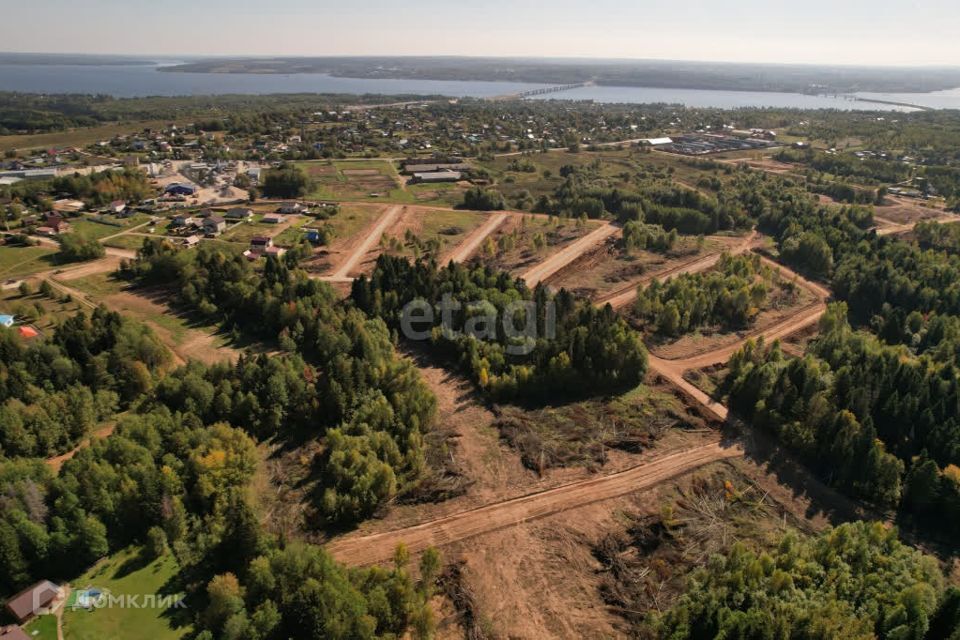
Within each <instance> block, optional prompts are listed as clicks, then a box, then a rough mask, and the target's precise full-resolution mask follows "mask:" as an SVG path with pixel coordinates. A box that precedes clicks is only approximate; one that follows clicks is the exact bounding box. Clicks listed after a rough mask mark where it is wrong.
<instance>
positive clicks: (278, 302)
mask: <svg viewBox="0 0 960 640" xmlns="http://www.w3.org/2000/svg"><path fill="white" fill-rule="evenodd" d="M139 256H140V257H139V258H138V260H137V261H136V262H135V263H133V264H129V265H127V266H126V268H125V271H124V274H125V275H126V276H127V277H130V278H134V279H136V280H138V281H140V282H145V283H147V282H164V283H168V284H169V283H174V284H176V286H177V288H178V290H179V300H180V303H181V304H183V305H184V306H186V307H189V308H190V309H193V310H194V311H195V312H196V313H199V314H201V315H202V316H204V317H206V318H208V319H210V320H214V321H216V322H219V323H221V324H222V326H224V328H225V329H226V330H228V331H230V332H233V333H234V334H235V335H249V336H253V337H256V338H258V339H261V340H267V341H276V343H277V344H278V345H279V347H280V348H281V349H283V350H285V351H289V352H293V353H295V354H300V355H302V358H303V360H298V359H297V357H296V356H294V357H293V359H291V360H281V361H279V362H278V361H269V362H260V361H250V362H248V361H242V363H241V364H240V365H238V367H237V368H234V369H232V370H229V371H227V370H223V369H222V368H218V367H212V368H208V369H206V370H205V371H200V370H199V369H200V367H199V365H197V364H193V365H191V368H190V369H189V374H188V375H186V376H175V377H171V378H168V379H167V380H165V381H164V384H163V385H162V386H161V388H160V390H159V392H160V393H161V395H162V396H163V397H165V398H167V400H168V401H169V402H170V403H171V404H172V405H173V406H177V407H183V408H184V409H189V410H191V411H194V412H196V413H198V414H200V415H203V416H206V417H208V418H209V419H210V420H221V419H232V420H235V421H236V424H237V425H238V426H243V427H245V428H247V429H248V430H250V431H251V432H252V433H255V434H256V435H257V436H259V437H271V436H277V437H281V438H291V437H294V438H299V437H303V436H304V434H310V435H312V436H314V437H321V438H322V439H323V442H324V443H325V444H326V449H325V453H324V460H323V461H322V463H321V466H322V467H323V474H322V478H323V482H324V486H325V490H324V492H323V494H322V496H321V499H320V501H319V503H320V504H319V506H320V508H321V511H322V512H323V514H324V515H325V516H326V517H327V518H328V519H329V520H330V521H333V522H353V521H356V520H358V519H361V518H363V517H366V516H368V515H370V514H371V513H372V512H373V511H374V510H375V509H376V508H377V507H379V506H380V505H382V504H384V503H385V502H386V501H388V500H389V499H391V498H392V497H393V496H394V495H395V494H396V493H397V491H398V489H399V488H400V487H402V486H405V485H409V484H410V483H413V482H415V481H416V480H417V478H418V477H419V475H420V473H421V472H422V471H423V467H424V461H423V458H424V444H423V435H424V432H425V431H426V430H427V429H429V428H430V425H431V422H432V420H433V415H434V411H435V406H436V400H435V399H434V397H433V395H432V393H430V391H429V390H428V389H427V387H426V386H425V385H424V383H423V382H422V381H421V379H420V376H419V374H418V373H417V371H416V369H415V368H414V367H413V365H412V364H411V363H410V362H409V361H408V360H406V359H401V358H399V357H398V356H397V354H396V353H395V351H394V347H393V344H392V341H391V336H390V333H389V331H388V330H387V328H386V326H385V325H384V323H383V322H382V321H380V320H378V319H371V318H368V317H366V316H365V315H364V314H363V313H362V312H360V311H358V310H357V309H353V308H350V307H349V306H344V305H342V304H341V303H340V302H339V301H338V300H337V298H336V295H335V294H334V292H333V290H331V289H330V288H329V287H328V286H327V285H326V284H324V283H321V282H318V281H316V280H311V279H310V278H308V277H307V275H306V274H305V273H304V272H302V271H300V270H298V269H296V268H295V265H296V256H295V255H293V254H291V253H288V254H287V255H285V256H284V261H279V260H277V259H275V258H273V257H271V258H269V259H268V260H267V262H266V266H265V268H264V270H263V271H262V272H258V271H256V270H254V268H253V267H252V266H251V265H250V262H249V261H247V260H246V258H244V257H243V256H239V255H231V254H226V253H224V252H223V251H222V250H220V249H219V248H216V247H214V246H213V245H208V246H204V247H200V249H199V250H198V251H183V250H180V249H177V248H175V247H173V246H172V245H170V244H168V243H166V242H163V241H160V240H153V239H150V240H147V241H146V242H145V243H144V247H143V249H142V250H141V251H140V254H139ZM238 372H241V373H242V374H243V375H241V376H240V377H239V378H236V377H234V376H236V375H237V373H238Z"/></svg>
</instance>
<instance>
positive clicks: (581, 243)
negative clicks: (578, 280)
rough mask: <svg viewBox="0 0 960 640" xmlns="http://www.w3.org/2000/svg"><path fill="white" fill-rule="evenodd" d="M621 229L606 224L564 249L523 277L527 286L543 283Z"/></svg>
mask: <svg viewBox="0 0 960 640" xmlns="http://www.w3.org/2000/svg"><path fill="white" fill-rule="evenodd" d="M619 230H620V227H617V226H614V225H612V224H610V223H609V222H606V223H604V224H602V225H600V226H599V227H597V228H596V229H594V230H593V231H591V232H590V233H588V234H587V235H585V236H583V237H582V238H580V239H579V240H577V241H576V242H573V243H571V244H569V245H568V246H566V247H564V248H563V249H562V250H561V251H558V252H557V253H555V254H553V255H552V256H550V257H548V258H547V259H546V260H544V261H543V262H541V263H540V264H538V265H537V266H535V267H533V268H532V269H530V270H529V271H527V272H526V273H524V274H523V275H522V276H521V277H522V278H523V279H524V281H525V282H526V283H527V286H530V287H532V286H534V285H536V284H537V283H538V282H543V281H545V280H546V279H547V278H549V277H550V276H552V275H553V274H555V273H556V272H557V271H560V269H563V268H564V267H565V266H567V265H568V264H570V263H571V262H573V261H574V260H576V259H577V258H579V257H580V256H582V255H583V254H584V253H586V252H587V251H589V250H590V249H592V248H593V247H595V246H597V245H598V244H600V243H601V242H603V241H604V240H606V239H607V238H609V237H610V236H612V235H613V234H615V233H616V232H617V231H619Z"/></svg>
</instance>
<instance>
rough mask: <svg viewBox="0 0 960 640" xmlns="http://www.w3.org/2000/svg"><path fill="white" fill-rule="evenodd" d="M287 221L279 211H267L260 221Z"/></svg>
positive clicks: (274, 222) (269, 222)
mask: <svg viewBox="0 0 960 640" xmlns="http://www.w3.org/2000/svg"><path fill="white" fill-rule="evenodd" d="M286 221H287V217H286V216H283V215H280V214H279V213H268V214H266V215H265V216H263V219H262V220H261V221H260V222H263V223H264V224H283V223H284V222H286Z"/></svg>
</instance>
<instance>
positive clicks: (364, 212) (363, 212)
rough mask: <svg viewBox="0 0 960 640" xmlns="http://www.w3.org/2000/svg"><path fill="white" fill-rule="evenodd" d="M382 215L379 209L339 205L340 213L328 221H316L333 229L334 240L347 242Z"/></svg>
mask: <svg viewBox="0 0 960 640" xmlns="http://www.w3.org/2000/svg"><path fill="white" fill-rule="evenodd" d="M382 213H383V209H382V208H381V207H369V206H367V207H365V206H356V205H351V204H342V205H340V212H339V213H338V214H337V215H335V216H332V217H331V218H330V219H329V220H323V221H319V220H318V221H317V223H318V224H329V225H330V226H331V227H333V237H334V240H348V239H350V238H352V237H353V236H355V235H356V234H358V233H360V231H362V230H363V229H365V228H366V227H367V226H368V225H370V224H372V223H373V221H374V220H376V219H377V218H379V217H380V215H381V214H382Z"/></svg>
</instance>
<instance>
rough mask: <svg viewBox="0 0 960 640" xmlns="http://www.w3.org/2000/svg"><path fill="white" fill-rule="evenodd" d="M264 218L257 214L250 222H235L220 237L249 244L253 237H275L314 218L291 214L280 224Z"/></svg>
mask: <svg viewBox="0 0 960 640" xmlns="http://www.w3.org/2000/svg"><path fill="white" fill-rule="evenodd" d="M262 219H263V216H262V215H255V216H254V217H253V219H252V220H251V221H249V222H241V223H234V224H232V225H231V226H230V227H229V228H228V229H227V230H226V231H225V232H224V233H223V235H221V236H220V239H221V240H224V241H226V242H237V243H240V244H243V245H249V244H250V239H251V238H254V237H257V236H263V237H266V238H275V237H276V236H279V235H280V234H281V233H283V232H284V231H286V230H287V229H290V228H299V227H301V226H303V225H304V224H306V223H307V222H308V221H310V220H312V218H309V217H307V216H298V215H289V216H286V221H284V222H281V223H280V224H272V223H265V222H262V221H261V220H262Z"/></svg>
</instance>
